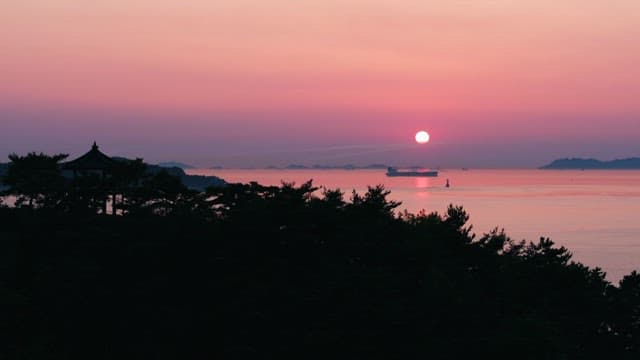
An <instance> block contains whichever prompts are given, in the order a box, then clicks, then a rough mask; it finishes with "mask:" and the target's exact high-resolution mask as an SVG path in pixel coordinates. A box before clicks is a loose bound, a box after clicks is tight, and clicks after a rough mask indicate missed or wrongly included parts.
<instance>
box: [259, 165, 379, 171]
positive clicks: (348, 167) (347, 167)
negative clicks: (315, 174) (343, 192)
mask: <svg viewBox="0 0 640 360" xmlns="http://www.w3.org/2000/svg"><path fill="white" fill-rule="evenodd" d="M387 167H389V166H388V165H385V164H370V165H365V166H358V165H353V164H346V165H320V164H316V165H310V166H307V165H300V164H290V165H287V166H285V167H283V168H280V167H277V166H268V167H267V169H288V170H301V169H327V170H331V169H339V170H356V169H386V168H387Z"/></svg>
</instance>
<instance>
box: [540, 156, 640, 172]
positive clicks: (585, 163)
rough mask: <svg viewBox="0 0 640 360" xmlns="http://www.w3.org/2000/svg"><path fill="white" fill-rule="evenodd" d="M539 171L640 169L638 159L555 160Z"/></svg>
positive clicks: (639, 160)
mask: <svg viewBox="0 0 640 360" xmlns="http://www.w3.org/2000/svg"><path fill="white" fill-rule="evenodd" d="M540 169H555V170H572V169H574V170H575V169H580V170H581V169H589V170H592V169H598V170H632V169H640V158H636V157H634V158H627V159H616V160H611V161H601V160H598V159H583V158H565V159H557V160H554V161H553V162H552V163H550V164H548V165H545V166H542V167H540Z"/></svg>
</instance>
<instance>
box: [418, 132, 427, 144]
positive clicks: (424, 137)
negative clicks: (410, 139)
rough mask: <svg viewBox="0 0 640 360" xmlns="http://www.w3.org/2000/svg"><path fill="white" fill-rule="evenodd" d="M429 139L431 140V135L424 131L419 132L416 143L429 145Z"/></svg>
mask: <svg viewBox="0 0 640 360" xmlns="http://www.w3.org/2000/svg"><path fill="white" fill-rule="evenodd" d="M429 138H430V136H429V133H428V132H426V131H424V130H422V131H418V132H417V133H416V142H417V143H418V144H426V143H428V142H429Z"/></svg>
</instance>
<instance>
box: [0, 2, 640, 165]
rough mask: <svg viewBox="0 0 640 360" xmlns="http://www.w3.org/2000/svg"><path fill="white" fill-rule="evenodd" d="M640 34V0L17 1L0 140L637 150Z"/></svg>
mask: <svg viewBox="0 0 640 360" xmlns="http://www.w3.org/2000/svg"><path fill="white" fill-rule="evenodd" d="M637 39H640V2H638V1H637V0H616V1H610V2H603V1H596V0H580V1H579V0H564V1H557V0H535V1H534V0H518V1H515V0H491V1H489V0H486V1H485V0H469V1H459V0H458V1H456V0H449V1H425V0H420V1H418V0H323V1H299V0H271V1H261V0H234V1H211V0H193V1H177V0H172V1H168V0H154V1H151V0H94V1H90V2H78V1H71V0H38V1H35V0H21V1H14V2H10V3H8V4H5V5H3V11H2V12H0V54H1V56H0V121H1V122H2V128H3V131H2V135H0V137H1V138H2V141H0V155H2V156H4V155H5V154H8V153H9V152H14V151H15V152H26V151H29V150H41V151H47V152H69V153H71V154H72V155H77V154H79V153H81V152H82V151H84V150H85V149H86V148H88V146H89V145H90V142H92V141H93V140H94V139H95V140H97V141H98V142H99V143H101V144H103V149H104V150H105V151H106V152H108V153H111V154H119V155H126V156H136V155H137V156H142V157H145V158H147V159H148V160H150V161H160V160H181V161H185V162H192V163H195V164H196V165H202V166H210V165H213V163H216V164H222V165H227V166H240V165H242V166H245V165H246V166H249V165H255V166H260V165H268V164H276V165H278V164H286V163H290V162H305V163H316V162H320V163H328V162H330V163H346V162H351V163H359V164H364V163H370V162H395V163H428V164H430V165H434V166H436V165H438V166H494V167H495V166H519V165H522V166H536V165H541V164H543V163H545V162H548V161H550V160H552V159H553V158H555V157H563V156H594V157H601V158H604V159H607V158H612V157H624V156H640V146H638V145H636V144H638V143H640V142H638V140H637V139H639V138H640V117H639V115H640V101H638V99H640V66H638V64H640V47H638V46H637ZM419 129H426V130H428V131H429V132H430V133H431V134H432V140H433V142H432V143H431V144H429V145H427V146H422V147H418V146H415V145H414V144H412V141H413V135H414V133H415V132H416V131H417V130H419Z"/></svg>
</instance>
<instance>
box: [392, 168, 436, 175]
mask: <svg viewBox="0 0 640 360" xmlns="http://www.w3.org/2000/svg"><path fill="white" fill-rule="evenodd" d="M387 176H423V177H436V176H438V172H437V171H436V170H413V171H400V170H398V169H396V168H394V167H388V168H387Z"/></svg>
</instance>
